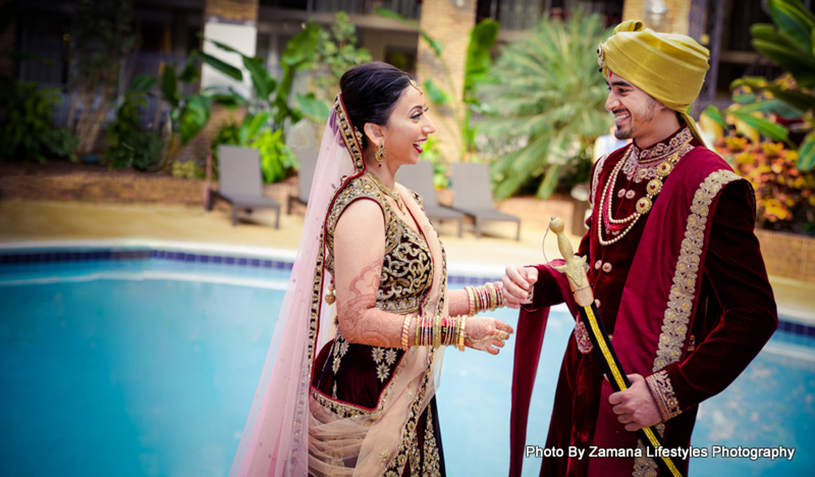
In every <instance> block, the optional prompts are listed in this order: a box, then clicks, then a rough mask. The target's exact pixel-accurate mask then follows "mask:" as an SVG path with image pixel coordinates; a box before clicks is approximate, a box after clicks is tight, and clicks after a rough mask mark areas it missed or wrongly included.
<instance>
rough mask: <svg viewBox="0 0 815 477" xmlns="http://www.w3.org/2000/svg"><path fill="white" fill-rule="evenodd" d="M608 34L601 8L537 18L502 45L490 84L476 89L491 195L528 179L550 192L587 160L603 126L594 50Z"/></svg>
mask: <svg viewBox="0 0 815 477" xmlns="http://www.w3.org/2000/svg"><path fill="white" fill-rule="evenodd" d="M607 34H608V32H607V31H606V29H605V27H604V26H603V21H602V19H601V17H600V16H599V15H590V16H585V15H582V14H581V13H580V12H577V13H575V14H574V16H572V18H571V19H568V20H557V19H554V20H550V19H543V20H542V21H541V22H540V23H539V24H538V25H537V27H536V28H535V29H534V30H532V31H530V32H529V34H528V35H527V36H526V37H525V38H524V39H521V40H519V41H516V42H514V43H511V44H510V45H508V46H507V47H506V48H504V49H503V50H502V52H501V55H500V56H499V58H498V59H497V60H496V63H495V65H494V66H493V67H492V69H491V70H490V75H491V78H492V83H487V84H482V85H481V86H479V87H478V89H477V91H478V94H479V96H480V98H481V100H482V108H483V110H484V112H485V113H486V115H487V116H486V117H485V118H484V120H483V121H481V122H480V123H479V124H480V128H481V129H480V131H481V133H483V135H484V136H485V138H486V140H487V144H486V146H485V148H484V151H485V153H486V154H487V156H488V157H489V158H491V159H492V160H493V162H492V164H491V171H492V177H493V181H494V183H495V185H496V188H495V196H496V198H497V199H505V198H507V197H510V196H512V195H513V194H516V193H518V192H519V191H521V190H522V188H524V187H527V188H528V187H530V186H531V187H534V189H535V190H536V195H537V196H538V197H542V198H546V197H549V196H551V195H552V193H553V192H554V191H555V189H556V186H557V185H558V182H559V179H560V178H561V174H562V172H563V171H564V170H568V169H569V167H570V164H571V163H573V162H581V161H583V162H585V161H587V160H588V159H586V158H588V157H589V156H590V155H589V154H588V153H587V149H588V148H589V147H591V145H592V144H593V143H594V140H595V139H596V138H597V137H598V136H600V135H603V134H605V133H606V132H607V131H608V122H609V118H608V113H607V112H606V111H605V107H604V104H605V100H606V85H605V83H604V81H603V77H602V75H600V74H598V73H597V56H596V54H595V49H596V46H597V44H598V43H599V42H600V41H601V40H602V39H603V38H605V37H606V36H607ZM576 170H580V168H579V167H576Z"/></svg>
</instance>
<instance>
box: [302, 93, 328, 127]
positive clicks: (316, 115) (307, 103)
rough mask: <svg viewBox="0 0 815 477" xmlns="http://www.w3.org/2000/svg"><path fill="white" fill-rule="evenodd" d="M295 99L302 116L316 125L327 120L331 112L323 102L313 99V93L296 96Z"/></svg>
mask: <svg viewBox="0 0 815 477" xmlns="http://www.w3.org/2000/svg"><path fill="white" fill-rule="evenodd" d="M295 99H296V101H297V108H298V109H299V110H300V112H301V113H302V114H303V116H305V117H307V118H309V119H310V120H312V121H314V122H317V123H322V122H325V121H326V120H328V116H329V115H330V114H331V110H330V109H329V108H328V105H327V104H326V103H325V101H323V100H321V99H317V98H315V97H314V93H309V94H307V95H302V94H298V95H297V96H296V97H295Z"/></svg>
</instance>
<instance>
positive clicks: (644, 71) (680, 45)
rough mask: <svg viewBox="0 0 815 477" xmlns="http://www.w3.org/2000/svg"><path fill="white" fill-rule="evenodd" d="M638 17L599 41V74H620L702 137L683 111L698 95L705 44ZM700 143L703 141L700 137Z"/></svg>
mask: <svg viewBox="0 0 815 477" xmlns="http://www.w3.org/2000/svg"><path fill="white" fill-rule="evenodd" d="M642 26H643V25H642V22H641V21H639V20H627V21H624V22H623V23H620V24H619V25H617V28H615V29H614V34H613V35H611V37H610V38H609V39H608V40H606V42H605V43H600V46H599V47H598V48H597V62H598V63H599V64H600V66H601V67H602V68H603V76H605V77H608V76H609V74H610V72H612V71H613V72H614V73H615V74H618V75H620V76H621V77H623V78H625V79H626V80H627V81H629V82H631V84H633V85H635V86H637V87H638V88H640V89H642V90H643V91H645V92H646V93H648V94H649V95H650V96H651V97H653V98H654V99H656V100H658V101H660V102H661V103H662V104H664V105H665V106H667V107H668V108H670V109H672V110H674V111H676V112H678V113H679V114H680V115H681V116H682V119H683V120H685V123H687V125H688V127H689V128H690V130H691V133H692V134H693V136H694V137H696V138H697V139H699V140H700V141H701V140H702V137H701V135H700V134H699V131H698V130H697V129H696V123H695V122H694V121H693V118H691V117H690V116H689V115H688V113H687V111H688V108H689V107H690V105H691V103H693V101H694V100H695V99H696V97H697V96H698V95H699V91H700V90H701V89H702V84H703V83H704V82H705V73H707V70H708V68H709V65H708V57H709V52H708V50H707V48H705V47H703V46H701V45H700V44H699V43H697V42H696V41H695V40H694V39H693V38H691V37H689V36H686V35H675V34H669V33H657V32H655V31H653V30H650V29H646V30H643V29H642ZM702 143H704V141H702Z"/></svg>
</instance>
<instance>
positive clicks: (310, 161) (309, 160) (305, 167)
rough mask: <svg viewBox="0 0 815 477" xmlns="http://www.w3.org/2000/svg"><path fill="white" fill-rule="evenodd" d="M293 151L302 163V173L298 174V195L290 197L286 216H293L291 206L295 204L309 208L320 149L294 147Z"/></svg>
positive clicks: (314, 147)
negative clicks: (309, 196)
mask: <svg viewBox="0 0 815 477" xmlns="http://www.w3.org/2000/svg"><path fill="white" fill-rule="evenodd" d="M292 150H293V151H294V154H295V155H296V156H297V161H298V162H299V163H300V171H299V172H298V173H297V195H296V196H294V195H289V200H288V203H287V205H286V215H291V206H292V204H293V203H294V202H297V203H300V204H303V205H305V206H308V195H309V193H311V182H312V181H313V180H314V169H316V168H317V153H318V152H319V148H318V147H316V146H310V147H293V148H292Z"/></svg>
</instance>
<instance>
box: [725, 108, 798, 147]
mask: <svg viewBox="0 0 815 477" xmlns="http://www.w3.org/2000/svg"><path fill="white" fill-rule="evenodd" d="M730 114H731V115H732V116H733V117H734V118H736V119H738V120H740V121H742V122H744V123H745V124H746V125H747V126H749V127H751V128H753V129H754V130H755V131H756V132H758V133H759V134H761V135H762V136H765V137H768V138H770V139H772V140H774V141H784V142H786V143H787V144H788V145H789V146H790V147H795V145H794V144H793V143H792V142H791V141H790V139H789V135H788V132H787V129H786V128H785V127H784V126H781V125H780V124H776V123H774V122H772V121H769V120H767V119H764V118H763V117H758V116H753V115H752V114H751V113H748V112H743V111H741V110H740V109H739V110H735V111H732V112H730Z"/></svg>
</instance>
